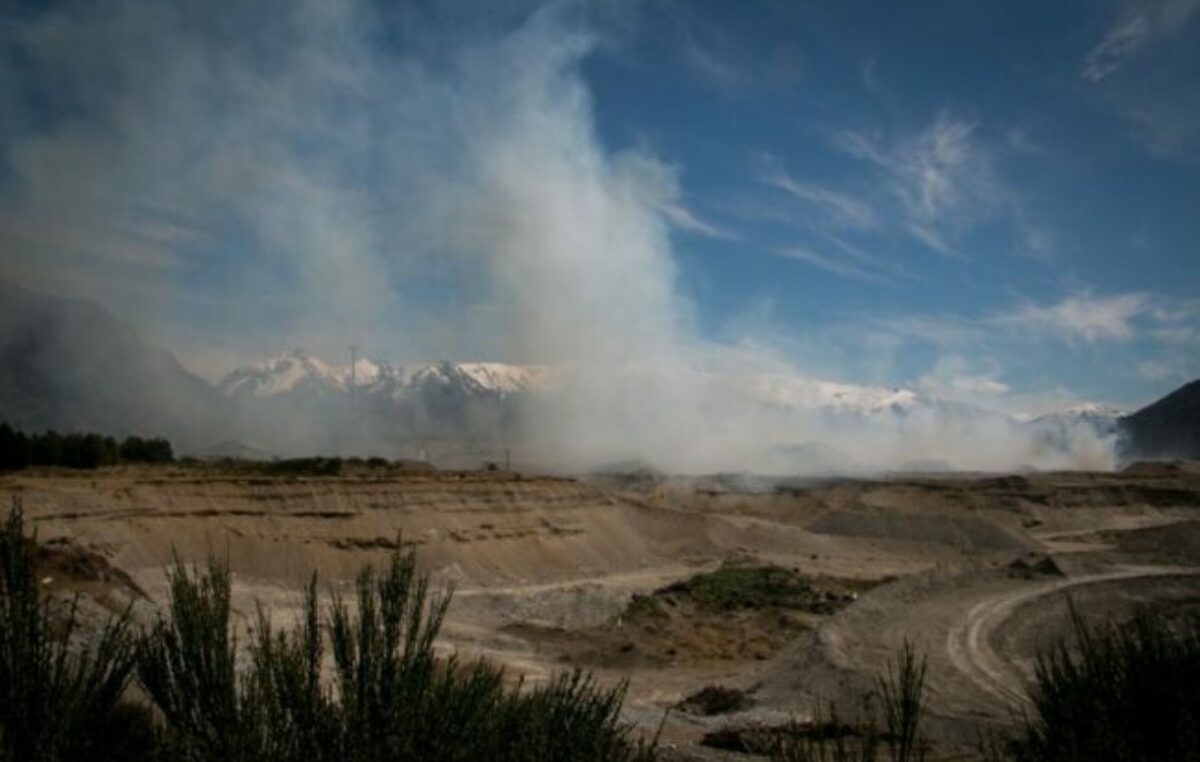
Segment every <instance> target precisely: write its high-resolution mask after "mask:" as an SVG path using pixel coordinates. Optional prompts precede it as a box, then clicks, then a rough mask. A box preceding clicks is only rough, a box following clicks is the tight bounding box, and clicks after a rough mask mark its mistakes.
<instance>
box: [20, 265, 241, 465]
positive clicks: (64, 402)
mask: <svg viewBox="0 0 1200 762" xmlns="http://www.w3.org/2000/svg"><path fill="white" fill-rule="evenodd" d="M223 405H224V400H223V399H222V398H221V397H220V395H218V394H217V393H216V392H215V391H214V390H213V389H212V387H211V386H210V385H208V384H207V383H205V382H204V381H203V380H201V379H199V378H197V377H195V376H193V375H192V374H190V373H188V372H187V371H186V370H185V369H184V368H183V367H182V366H181V365H180V364H179V363H178V361H177V360H176V359H175V357H174V356H173V355H171V354H170V353H169V352H166V351H164V350H162V349H158V348H157V347H153V346H151V345H149V344H147V343H146V342H144V341H143V340H142V339H141V338H140V337H139V336H138V333H137V331H136V330H135V329H134V327H133V326H132V325H130V324H128V323H125V322H123V321H120V320H118V319H116V318H115V317H113V316H112V315H111V314H109V313H108V312H106V311H104V310H103V309H101V308H100V307H98V306H97V305H95V304H93V303H90V302H86V301H81V300H71V299H59V298H55V297H50V296H45V295H41V294H36V293H33V292H31V291H27V290H25V289H23V288H20V287H18V286H15V285H13V284H11V283H6V282H3V281H0V419H6V420H9V421H11V422H12V423H14V424H16V425H18V426H20V427H22V428H24V429H29V430H38V429H44V428H55V429H59V430H65V431H75V430H88V431H99V432H104V433H109V434H126V433H141V434H153V435H162V436H166V437H168V438H171V439H172V440H174V441H175V442H176V444H177V445H179V446H184V447H188V446H193V445H195V444H197V443H198V442H205V441H211V437H212V436H213V434H214V433H215V431H216V430H217V429H218V428H219V427H220V424H221V419H222V417H223V416H222V415H221V411H222V410H223Z"/></svg>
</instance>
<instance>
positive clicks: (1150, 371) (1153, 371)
mask: <svg viewBox="0 0 1200 762" xmlns="http://www.w3.org/2000/svg"><path fill="white" fill-rule="evenodd" d="M1135 370H1137V374H1138V375H1139V376H1141V377H1142V378H1144V379H1146V380H1147V381H1162V380H1163V379H1167V378H1170V377H1171V376H1174V375H1176V373H1175V369H1174V368H1172V367H1171V366H1170V365H1167V364H1166V363H1162V362H1158V361H1157V360H1143V361H1142V362H1139V363H1138V364H1137V365H1136V366H1135Z"/></svg>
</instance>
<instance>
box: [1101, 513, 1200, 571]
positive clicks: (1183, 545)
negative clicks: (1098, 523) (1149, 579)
mask: <svg viewBox="0 0 1200 762" xmlns="http://www.w3.org/2000/svg"><path fill="white" fill-rule="evenodd" d="M1105 537H1107V538H1109V539H1112V540H1115V541H1116V544H1117V549H1118V550H1120V551H1122V552H1124V553H1129V554H1132V555H1136V556H1143V557H1150V558H1153V559H1158V560H1164V561H1169V562H1172V563H1180V564H1185V565H1194V564H1200V521H1180V522H1177V523H1174V524H1166V525H1164V526H1155V527H1146V528H1144V529H1134V530H1132V531H1128V532H1107V533H1105Z"/></svg>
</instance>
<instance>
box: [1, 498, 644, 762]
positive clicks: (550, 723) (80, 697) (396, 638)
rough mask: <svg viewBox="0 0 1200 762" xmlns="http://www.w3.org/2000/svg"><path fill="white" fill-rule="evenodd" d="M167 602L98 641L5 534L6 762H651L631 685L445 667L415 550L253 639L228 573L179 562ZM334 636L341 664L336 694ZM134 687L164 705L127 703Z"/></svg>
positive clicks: (13, 528) (311, 600)
mask: <svg viewBox="0 0 1200 762" xmlns="http://www.w3.org/2000/svg"><path fill="white" fill-rule="evenodd" d="M169 583H170V605H169V610H168V611H167V612H166V615H165V616H163V617H162V618H161V619H160V620H159V621H158V622H157V623H156V624H155V625H154V627H152V628H151V629H150V631H149V632H147V633H145V634H144V635H143V636H142V637H141V638H140V639H139V638H134V637H133V636H132V634H131V631H130V627H129V619H128V617H127V616H123V617H118V618H116V619H114V620H112V621H111V622H110V624H109V625H107V626H106V627H105V628H104V629H103V631H102V632H101V633H100V634H99V636H98V638H97V639H96V640H95V641H94V643H93V644H91V645H82V646H79V645H77V644H75V641H76V640H78V639H79V636H80V635H82V633H81V632H80V631H79V627H78V616H77V614H78V610H77V609H76V608H75V606H74V605H71V606H69V607H66V608H64V609H63V610H62V611H61V612H60V613H61V616H59V617H57V618H56V617H55V616H54V613H53V612H54V610H55V608H54V606H52V605H50V603H48V602H47V601H46V600H45V599H44V598H42V596H41V595H40V591H39V588H38V575H37V570H36V568H35V563H34V548H33V544H32V543H31V542H30V540H28V539H26V538H25V537H24V536H23V523H22V516H21V512H20V510H19V508H14V510H13V511H12V512H11V513H10V515H9V517H8V520H7V521H6V522H5V524H4V525H3V527H0V760H3V762H10V761H11V762H42V761H47V762H58V761H59V760H63V761H65V760H79V759H86V760H88V761H89V762H106V761H107V760H192V761H194V762H250V761H251V760H267V761H277V762H284V761H289V762H290V761H292V760H301V761H302V762H323V761H324V760H330V761H331V762H332V760H339V761H340V760H347V761H350V762H359V761H362V762H375V761H379V762H383V761H384V760H388V761H389V762H392V761H403V760H414V761H415V760H431V761H432V760H464V761H465V760H488V762H506V761H507V760H513V761H514V762H516V761H520V762H524V761H526V760H528V761H529V762H532V761H533V760H568V761H569V760H578V761H580V762H584V761H588V762H591V761H596V762H599V761H600V760H606V761H607V760H617V761H618V762H619V761H621V760H630V761H633V760H651V759H653V758H654V752H653V749H652V748H650V747H648V746H646V745H645V744H643V743H641V742H639V741H635V740H634V739H633V738H632V737H631V734H630V730H629V728H628V727H626V726H624V725H622V724H621V723H620V720H619V715H620V709H621V703H622V700H623V698H624V690H623V688H617V689H614V690H602V689H600V688H598V687H597V686H596V685H595V684H594V683H593V682H592V681H591V679H590V678H589V677H586V676H584V675H583V674H582V673H579V672H575V673H571V674H567V675H563V676H560V677H559V678H557V679H555V680H553V681H551V682H550V683H549V684H548V685H545V686H541V687H537V688H530V689H528V690H522V689H521V688H520V687H517V688H513V687H509V686H506V685H505V682H504V680H503V675H502V673H501V672H500V670H499V669H497V668H495V667H492V666H490V665H487V664H485V663H475V664H461V663H459V662H458V661H457V660H456V659H454V658H449V659H440V658H437V657H436V656H435V653H434V649H433V642H434V639H435V638H436V637H437V634H438V632H439V630H440V628H441V625H442V620H443V617H444V616H445V613H446V608H447V606H448V605H449V597H448V596H443V597H434V596H431V595H430V594H429V580H428V577H426V576H423V575H419V574H417V572H416V563H415V557H414V555H413V553H412V552H411V551H410V552H408V553H406V554H405V553H399V552H397V553H396V554H395V555H394V556H393V557H392V559H391V563H390V564H389V565H388V567H387V568H386V569H385V570H384V571H383V572H381V573H379V572H375V571H373V570H371V569H367V570H366V571H365V572H363V574H362V575H361V576H360V577H359V579H358V584H357V589H356V595H355V599H354V602H353V605H350V604H348V603H346V602H344V601H342V600H340V599H338V598H336V597H335V598H334V600H333V602H332V603H331V604H329V606H328V607H327V608H326V609H325V611H324V617H322V612H321V610H320V607H319V605H318V601H317V586H316V579H315V578H314V579H313V580H312V582H311V583H310V584H309V586H308V588H307V589H306V591H305V596H304V605H303V617H302V620H301V621H300V622H299V623H298V624H297V625H296V626H295V627H293V628H289V629H283V630H275V629H273V628H272V626H271V624H270V622H269V621H268V619H267V617H266V615H265V614H264V613H263V612H261V611H260V612H259V616H258V622H257V625H256V626H255V628H254V629H253V632H252V637H251V642H249V643H247V644H245V647H244V648H239V645H238V643H237V641H236V638H235V637H234V635H233V634H232V633H233V631H232V629H231V613H232V612H231V606H230V574H229V570H228V568H227V567H226V566H225V565H223V564H221V563H218V562H215V561H210V563H209V564H208V566H207V567H206V568H205V569H203V570H201V571H199V572H195V571H189V570H188V568H187V567H185V566H184V565H183V564H182V563H178V562H177V563H176V564H175V566H174V568H173V569H172V570H171V571H170V572H169ZM58 620H61V621H58ZM326 641H328V642H329V644H330V649H329V650H330V653H331V656H332V659H331V661H332V681H330V680H329V679H325V678H327V677H328V675H327V673H326V672H323V669H328V667H329V664H328V662H329V661H330V660H327V659H326V646H325V643H326ZM134 673H135V674H136V676H137V679H138V682H139V683H140V688H141V691H142V692H144V693H145V695H146V696H147V697H149V699H150V700H151V702H152V703H151V705H150V706H142V705H139V704H135V703H132V702H129V701H123V700H122V699H123V696H124V695H125V694H126V693H127V691H126V687H127V685H128V683H129V679H130V676H131V674H134Z"/></svg>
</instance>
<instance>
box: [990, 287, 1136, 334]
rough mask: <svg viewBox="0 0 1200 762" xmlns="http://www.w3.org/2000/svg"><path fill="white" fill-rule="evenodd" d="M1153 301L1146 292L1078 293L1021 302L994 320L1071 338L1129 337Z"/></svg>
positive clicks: (1011, 325) (1023, 328)
mask: <svg viewBox="0 0 1200 762" xmlns="http://www.w3.org/2000/svg"><path fill="white" fill-rule="evenodd" d="M1153 305H1154V302H1153V299H1152V297H1151V296H1149V295H1148V294H1141V293H1132V294H1117V295H1114V296H1091V295H1090V294H1080V295H1076V296H1069V297H1067V298H1065V299H1063V300H1062V301H1059V302H1057V303H1054V304H1049V305H1039V304H1033V303H1028V304H1022V305H1020V306H1018V307H1016V308H1015V309H1013V310H1011V311H1009V312H1006V313H1003V314H1001V315H997V316H996V317H995V318H993V322H995V323H996V324H997V325H1000V326H1004V327H1011V328H1017V329H1021V330H1028V331H1034V332H1035V333H1037V334H1043V335H1045V334H1050V335H1057V336H1059V337H1062V338H1065V339H1067V340H1071V341H1080V340H1082V341H1085V342H1088V343H1096V342H1099V341H1128V340H1130V339H1133V338H1134V337H1135V335H1136V334H1137V327H1136V325H1135V321H1136V320H1137V318H1139V317H1140V316H1142V315H1145V314H1147V313H1148V312H1150V311H1151V309H1152V307H1153Z"/></svg>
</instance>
